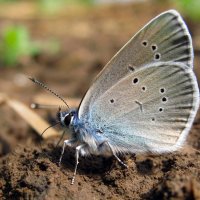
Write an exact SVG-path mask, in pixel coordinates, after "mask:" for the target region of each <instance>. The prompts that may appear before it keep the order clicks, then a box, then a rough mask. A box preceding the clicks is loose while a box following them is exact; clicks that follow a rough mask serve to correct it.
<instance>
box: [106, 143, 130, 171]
mask: <svg viewBox="0 0 200 200" xmlns="http://www.w3.org/2000/svg"><path fill="white" fill-rule="evenodd" d="M106 143H107V144H108V146H109V148H110V150H111V152H112V154H113V156H114V157H115V158H116V159H117V160H118V162H120V163H121V164H122V165H123V166H124V167H126V168H128V165H126V164H125V163H124V162H123V161H122V160H121V159H120V158H119V157H118V156H117V154H116V153H115V152H114V151H113V149H112V147H111V145H110V143H109V142H106Z"/></svg>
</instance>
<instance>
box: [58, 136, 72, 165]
mask: <svg viewBox="0 0 200 200" xmlns="http://www.w3.org/2000/svg"><path fill="white" fill-rule="evenodd" d="M75 141H76V140H75V139H69V140H65V141H64V144H63V148H62V153H61V155H60V159H59V163H58V165H59V166H60V164H61V161H62V157H63V154H64V152H65V147H66V146H71V144H72V143H74V142H75Z"/></svg>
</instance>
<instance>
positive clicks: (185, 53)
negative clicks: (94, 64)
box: [79, 10, 193, 121]
mask: <svg viewBox="0 0 200 200" xmlns="http://www.w3.org/2000/svg"><path fill="white" fill-rule="evenodd" d="M164 61H166V62H168V61H173V62H182V63H183V64H185V66H187V67H190V68H192V65H193V48H192V41H191V37H190V34H189V32H188V29H187V27H186V25H185V23H184V21H183V20H182V18H181V16H180V15H179V14H178V13H177V12H176V11H174V10H170V11H167V12H165V13H162V14H161V15H159V16H157V17H156V18H154V19H153V20H151V21H150V22H149V23H148V24H147V25H146V26H145V27H144V28H143V29H141V30H140V31H139V32H138V33H137V34H136V35H135V36H134V37H133V38H131V39H130V41H129V42H128V43H127V44H126V45H125V46H124V47H123V48H122V49H121V50H120V51H119V52H118V53H117V54H116V55H115V56H114V57H113V58H112V59H111V61H110V62H109V63H108V64H107V65H106V66H105V67H104V69H103V70H102V71H101V73H100V74H99V75H98V77H97V79H96V81H95V82H94V83H93V85H92V86H91V87H90V89H89V90H88V92H87V93H86V95H85V97H84V99H83V101H82V103H81V105H80V108H79V118H80V119H82V120H83V121H87V113H89V112H90V110H91V109H90V106H92V105H93V103H94V102H95V101H96V99H98V98H99V97H100V96H101V95H102V94H103V93H104V92H105V91H107V90H108V89H109V88H110V87H112V86H113V85H114V84H116V83H117V82H118V81H119V80H120V79H122V78H124V77H125V76H127V75H128V74H129V73H130V72H132V71H135V70H136V69H138V68H140V67H142V66H144V65H147V64H153V63H157V62H164Z"/></svg>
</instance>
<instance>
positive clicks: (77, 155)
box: [71, 144, 85, 185]
mask: <svg viewBox="0 0 200 200" xmlns="http://www.w3.org/2000/svg"><path fill="white" fill-rule="evenodd" d="M83 147H85V144H81V145H79V146H77V147H76V154H75V158H76V164H75V168H74V174H73V177H72V182H71V184H72V185H73V184H74V180H75V176H76V171H77V166H78V163H79V161H78V159H79V153H80V150H81V149H82V148H83Z"/></svg>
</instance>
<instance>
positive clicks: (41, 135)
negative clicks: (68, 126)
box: [39, 122, 60, 159]
mask: <svg viewBox="0 0 200 200" xmlns="http://www.w3.org/2000/svg"><path fill="white" fill-rule="evenodd" d="M58 124H60V122H56V123H55V124H53V125H50V126H48V127H47V128H46V129H44V131H43V132H42V133H41V134H40V137H43V134H44V133H45V132H46V131H47V130H48V129H49V128H52V127H54V126H56V125H58ZM39 146H40V149H41V150H42V144H41V141H40V142H39ZM42 153H43V154H45V155H46V156H47V157H48V158H49V159H50V157H49V155H48V154H47V153H45V152H44V151H43V150H42Z"/></svg>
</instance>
